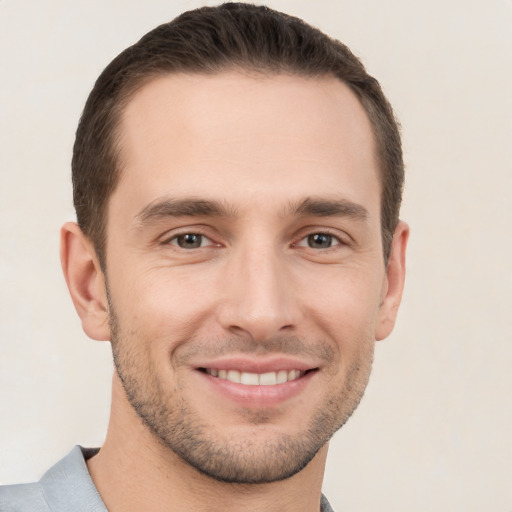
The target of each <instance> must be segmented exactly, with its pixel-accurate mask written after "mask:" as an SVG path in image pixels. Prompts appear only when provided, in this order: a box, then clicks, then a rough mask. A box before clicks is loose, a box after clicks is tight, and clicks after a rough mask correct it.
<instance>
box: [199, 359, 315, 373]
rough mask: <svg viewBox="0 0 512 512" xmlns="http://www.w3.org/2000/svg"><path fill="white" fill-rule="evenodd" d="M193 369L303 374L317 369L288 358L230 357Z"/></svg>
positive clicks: (311, 365) (204, 363)
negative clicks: (287, 371)
mask: <svg viewBox="0 0 512 512" xmlns="http://www.w3.org/2000/svg"><path fill="white" fill-rule="evenodd" d="M195 367H196V368H212V369H216V370H238V371H241V372H248V373H268V372H278V371H279V370H300V371H303V372H305V371H307V370H313V369H315V368H318V365H315V364H314V363H311V362H305V361H301V360H300V359H295V358H290V357H273V358H270V359H269V358H266V359H248V358H247V357H233V356H230V357H222V358H219V359H213V360H211V361H204V362H201V363H200V364H197V365H195Z"/></svg>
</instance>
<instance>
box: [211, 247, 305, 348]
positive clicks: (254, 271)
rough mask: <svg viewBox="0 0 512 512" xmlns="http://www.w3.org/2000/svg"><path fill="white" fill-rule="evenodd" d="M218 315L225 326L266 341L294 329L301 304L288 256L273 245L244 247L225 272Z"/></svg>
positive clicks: (255, 339) (227, 265) (231, 260)
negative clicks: (288, 264) (281, 253)
mask: <svg viewBox="0 0 512 512" xmlns="http://www.w3.org/2000/svg"><path fill="white" fill-rule="evenodd" d="M222 289H223V292H224V293H222V300H221V302H220V304H219V309H218V318H219V322H220V324H221V325H222V327H223V328H224V329H225V330H228V331H230V332H232V333H236V334H243V335H246V336H249V337H250V338H252V339H253V340H254V341H256V342H263V341H265V340H267V339H270V338H271V337H272V336H276V335H279V334H283V331H290V332H291V331H293V330H294V329H296V327H297V325H298V322H299V320H300V307H299V304H298V301H297V294H296V293H295V286H294V281H293V278H292V273H291V271H290V269H289V268H288V266H287V264H286V258H285V257H284V256H283V255H279V251H278V250H276V249H275V248H273V247H272V246H271V245H270V246H267V247H265V248H263V247H261V246H260V247H258V249H257V250H255V249H254V246H252V247H250V248H248V249H247V250H240V251H238V253H236V254H234V255H233V256H232V257H231V258H230V259H229V262H227V264H226V267H225V272H224V273H223V284H222Z"/></svg>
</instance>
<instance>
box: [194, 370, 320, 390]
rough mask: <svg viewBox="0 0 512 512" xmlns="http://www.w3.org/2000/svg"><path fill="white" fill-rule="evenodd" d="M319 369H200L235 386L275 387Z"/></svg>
mask: <svg viewBox="0 0 512 512" xmlns="http://www.w3.org/2000/svg"><path fill="white" fill-rule="evenodd" d="M316 370H317V368H312V369H309V370H299V369H292V370H284V369H283V370H277V371H272V372H265V373H253V372H246V371H241V370H235V369H230V370H226V369H218V368H199V371H202V372H204V373H206V374H208V375H210V376H212V377H214V378H217V379H220V380H226V381H228V382H233V383H235V384H243V385H245V386H275V385H277V384H286V383H288V382H293V381H296V380H298V379H300V378H301V377H304V376H305V375H306V374H307V373H310V372H314V371H316Z"/></svg>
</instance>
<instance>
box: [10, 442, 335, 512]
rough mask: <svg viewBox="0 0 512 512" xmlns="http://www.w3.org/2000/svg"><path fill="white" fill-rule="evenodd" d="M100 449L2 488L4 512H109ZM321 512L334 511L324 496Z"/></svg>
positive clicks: (75, 452)
mask: <svg viewBox="0 0 512 512" xmlns="http://www.w3.org/2000/svg"><path fill="white" fill-rule="evenodd" d="M97 452H98V449H88V448H82V447H81V446H75V447H74V448H73V449H72V450H71V451H70V452H69V453H68V455H66V456H65V457H64V458H63V459H62V460H61V461H59V462H57V464H55V466H53V467H52V468H50V469H49V470H48V471H47V472H46V473H45V474H44V475H43V477H42V478H41V480H39V482H36V483H32V484H16V485H5V486H0V512H108V511H107V508H106V507H105V504H104V503H103V501H102V500H101V498H100V495H99V494H98V491H97V490H96V487H95V486H94V483H93V481H92V479H91V475H89V471H88V470H87V464H86V463H85V461H86V460H87V459H89V458H90V457H92V456H93V455H95V454H96V453H97ZM320 510H321V512H333V510H332V508H331V506H330V505H329V502H328V501H327V499H326V498H325V496H322V502H321V505H320Z"/></svg>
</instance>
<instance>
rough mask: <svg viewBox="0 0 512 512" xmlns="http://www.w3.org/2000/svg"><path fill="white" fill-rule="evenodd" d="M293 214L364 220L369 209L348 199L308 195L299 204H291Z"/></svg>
mask: <svg viewBox="0 0 512 512" xmlns="http://www.w3.org/2000/svg"><path fill="white" fill-rule="evenodd" d="M290 211H291V213H292V215H298V216H311V217H349V218H352V219H355V220H361V221H364V220H366V219H367V218H368V210H367V209H366V208H365V207H364V206H362V205H360V204H357V203H354V202H352V201H349V200H347V199H335V200H329V199H317V198H312V197H308V198H306V199H304V200H303V201H301V202H299V203H298V204H297V203H295V204H291V205H290Z"/></svg>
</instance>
